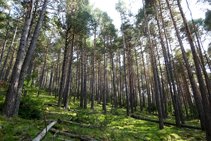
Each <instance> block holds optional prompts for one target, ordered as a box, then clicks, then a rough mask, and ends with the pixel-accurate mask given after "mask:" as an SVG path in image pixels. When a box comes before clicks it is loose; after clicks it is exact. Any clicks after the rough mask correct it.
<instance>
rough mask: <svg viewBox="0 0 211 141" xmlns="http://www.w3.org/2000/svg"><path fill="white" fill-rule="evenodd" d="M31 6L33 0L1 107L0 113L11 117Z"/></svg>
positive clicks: (29, 10) (31, 6) (30, 6)
mask: <svg viewBox="0 0 211 141" xmlns="http://www.w3.org/2000/svg"><path fill="white" fill-rule="evenodd" d="M33 7H34V0H31V1H30V3H29V7H28V10H27V13H26V18H25V23H24V27H23V30H22V34H21V39H20V46H19V50H18V53H17V57H16V62H15V65H14V68H13V72H12V75H11V84H10V86H9V88H8V91H7V95H6V99H5V103H4V106H3V109H2V115H4V116H6V117H12V116H13V115H14V114H15V113H14V111H15V110H14V109H15V103H16V95H17V94H16V91H17V86H18V80H19V75H20V71H21V65H22V63H23V57H24V53H25V49H26V37H27V35H28V31H29V26H30V23H31V17H32V12H33Z"/></svg>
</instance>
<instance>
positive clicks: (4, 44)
mask: <svg viewBox="0 0 211 141" xmlns="http://www.w3.org/2000/svg"><path fill="white" fill-rule="evenodd" d="M9 27H10V25H9V21H8V26H7V30H6V36H5V39H4V43H3V47H2V49H1V57H0V66H1V62H2V60H3V56H4V52H5V51H4V50H5V47H6V45H7V38H8V36H9Z"/></svg>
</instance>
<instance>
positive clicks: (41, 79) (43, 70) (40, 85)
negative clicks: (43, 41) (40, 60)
mask: <svg viewBox="0 0 211 141" xmlns="http://www.w3.org/2000/svg"><path fill="white" fill-rule="evenodd" d="M52 34H53V33H51V38H50V40H49V41H48V44H47V49H46V53H45V60H44V64H43V67H42V73H41V76H40V82H39V83H40V84H39V89H41V88H42V83H43V77H44V73H45V68H46V63H47V58H48V51H49V47H50V44H51V39H52ZM39 95H40V91H39V92H38V96H39Z"/></svg>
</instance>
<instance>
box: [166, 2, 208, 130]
mask: <svg viewBox="0 0 211 141" xmlns="http://www.w3.org/2000/svg"><path fill="white" fill-rule="evenodd" d="M166 3H167V6H168V9H169V11H170V16H171V19H172V22H173V25H174V28H175V31H176V36H177V38H178V41H179V45H180V49H181V51H182V55H183V59H184V61H185V66H186V69H187V71H188V76H189V79H190V82H191V86H192V89H193V94H194V99H195V102H196V106H197V110H198V113H199V118H200V120H201V126H202V129H203V130H204V129H205V117H204V111H203V105H202V101H201V97H200V93H199V91H198V88H197V84H196V81H195V79H194V76H193V73H192V70H191V68H190V65H189V62H188V59H187V56H186V52H185V49H184V46H183V43H182V40H181V37H180V33H179V31H178V28H177V24H176V21H175V18H174V16H173V13H172V10H171V7H170V4H169V1H168V0H166Z"/></svg>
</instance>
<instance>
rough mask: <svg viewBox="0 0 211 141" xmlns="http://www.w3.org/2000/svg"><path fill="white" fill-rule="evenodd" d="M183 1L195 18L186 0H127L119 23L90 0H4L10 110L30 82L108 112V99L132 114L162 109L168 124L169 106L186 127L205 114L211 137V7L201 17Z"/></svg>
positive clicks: (1, 16) (3, 69)
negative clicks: (136, 3) (131, 6)
mask: <svg viewBox="0 0 211 141" xmlns="http://www.w3.org/2000/svg"><path fill="white" fill-rule="evenodd" d="M183 1H186V4H187V7H188V12H187V13H190V17H191V20H190V21H187V19H186V17H187V15H186V14H187V13H186V14H185V13H184V11H183V7H182V6H181V1H180V0H176V1H172V0H142V3H140V9H139V11H138V14H137V15H133V14H131V12H130V11H129V10H128V9H127V6H126V3H125V2H124V1H122V0H119V1H118V3H116V10H117V11H118V12H119V14H120V16H121V19H120V20H121V29H116V28H115V25H114V24H113V23H112V19H111V18H110V17H109V16H108V14H107V13H106V12H103V11H101V10H100V9H98V8H96V9H94V8H93V6H92V5H91V4H90V1H89V0H30V1H24V0H23V1H21V0H14V1H12V0H11V1H9V2H5V1H4V0H0V9H1V12H0V37H1V38H0V42H1V44H0V53H1V54H0V80H1V83H3V82H7V83H8V85H9V86H8V90H7V94H6V98H5V103H4V106H3V109H2V114H3V115H4V116H6V117H12V116H14V115H18V111H19V105H20V101H21V96H22V94H23V93H24V92H25V87H27V86H30V87H33V88H34V89H37V91H38V94H37V95H38V97H39V96H40V94H41V91H40V90H46V89H47V90H48V92H49V95H51V96H55V98H57V97H58V106H59V107H61V106H62V105H64V107H65V108H68V107H69V106H68V105H69V103H70V102H75V101H76V99H79V100H80V107H81V108H84V109H87V103H88V102H91V109H94V108H95V104H102V108H103V110H104V113H105V114H106V113H107V109H106V104H107V103H111V104H112V105H113V108H114V109H117V108H122V107H125V108H126V109H127V113H126V114H127V115H128V116H129V115H130V114H131V113H134V111H140V112H141V111H143V110H144V109H146V110H147V111H148V112H149V113H154V112H158V117H159V128H160V129H163V128H164V125H163V119H165V118H167V117H168V115H169V114H171V115H174V116H175V121H176V125H177V126H178V127H181V124H185V120H186V119H190V118H198V119H200V123H201V127H202V129H203V130H206V138H207V140H211V105H210V104H211V81H210V78H211V75H210V71H211V66H210V65H211V64H210V63H211V62H210V55H211V43H210V44H209V46H208V49H207V50H206V48H207V47H205V46H204V44H203V40H202V36H204V35H207V36H208V37H210V31H211V11H210V10H207V11H206V13H205V19H193V17H194V15H192V12H191V7H189V3H188V1H187V0H183ZM203 2H204V3H205V2H207V1H203ZM10 7H11V8H10ZM188 16H189V15H188ZM131 19H135V22H132V20H131ZM208 37H207V38H208ZM188 48H190V49H188Z"/></svg>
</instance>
